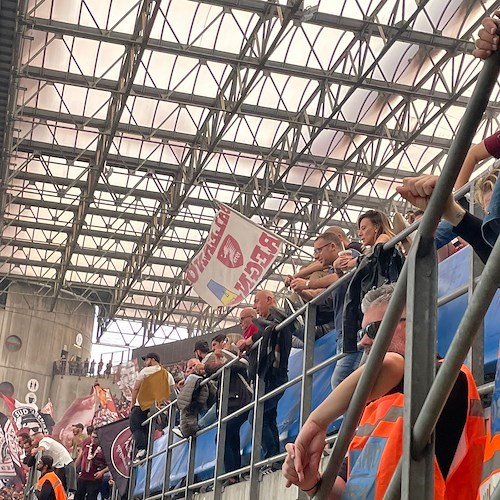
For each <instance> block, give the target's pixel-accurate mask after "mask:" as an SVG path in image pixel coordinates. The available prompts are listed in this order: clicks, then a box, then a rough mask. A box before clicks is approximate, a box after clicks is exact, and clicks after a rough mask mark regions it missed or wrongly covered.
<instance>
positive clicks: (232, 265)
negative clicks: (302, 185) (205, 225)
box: [186, 205, 284, 307]
mask: <svg viewBox="0 0 500 500" xmlns="http://www.w3.org/2000/svg"><path fill="white" fill-rule="evenodd" d="M283 241H284V240H282V239H281V238H280V237H278V236H276V235H274V234H273V233H271V232H269V231H266V230H265V229H262V228H261V227H259V226H258V225H257V224H254V223H253V222H252V221H250V220H249V219H247V218H245V217H243V216H242V215H240V214H238V213H237V212H234V211H233V210H231V209H229V208H228V207H226V206H225V205H221V206H220V210H219V212H218V213H217V214H216V216H215V219H214V221H213V223H212V227H211V228H210V232H209V234H208V237H207V240H206V243H205V245H204V246H203V248H202V249H201V250H200V252H199V253H198V254H197V255H196V256H195V257H194V258H193V260H192V262H191V265H190V266H189V267H188V268H187V270H186V278H187V279H188V281H189V282H190V283H191V284H192V285H193V288H194V290H195V291H196V293H197V294H198V295H199V296H200V297H201V298H202V299H203V300H204V301H205V302H207V303H208V304H209V305H210V306H212V307H220V306H235V305H237V304H239V303H240V302H241V301H242V300H243V299H244V298H245V297H247V296H248V295H249V294H250V293H251V292H252V291H253V290H254V288H255V287H256V286H257V284H258V283H259V282H260V281H261V279H262V278H263V277H264V275H265V274H266V272H267V270H268V269H269V268H270V267H271V265H272V264H273V262H274V261H275V260H276V258H277V257H278V255H279V254H280V252H281V247H282V244H283Z"/></svg>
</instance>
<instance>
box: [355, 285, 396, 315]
mask: <svg viewBox="0 0 500 500" xmlns="http://www.w3.org/2000/svg"><path fill="white" fill-rule="evenodd" d="M395 289H396V283H387V284H385V285H382V286H379V287H378V288H375V289H374V290H370V291H369V292H368V293H367V294H366V295H365V296H364V297H363V302H361V311H362V312H363V314H365V313H366V311H368V309H370V307H373V306H382V305H385V306H387V305H388V304H389V301H390V300H391V297H392V294H393V293H394V290H395Z"/></svg>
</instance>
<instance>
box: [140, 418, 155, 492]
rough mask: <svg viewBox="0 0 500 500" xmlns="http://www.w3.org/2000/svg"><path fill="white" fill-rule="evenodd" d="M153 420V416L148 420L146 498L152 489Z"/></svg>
mask: <svg viewBox="0 0 500 500" xmlns="http://www.w3.org/2000/svg"><path fill="white" fill-rule="evenodd" d="M153 420H154V419H152V418H151V419H150V420H149V422H148V446H147V448H146V473H145V474H146V475H145V477H144V492H143V495H142V498H144V500H146V498H148V497H149V493H150V490H151V465H152V462H153V460H152V458H150V457H151V454H152V452H153V445H154V436H153V433H154V430H155V426H154V425H153Z"/></svg>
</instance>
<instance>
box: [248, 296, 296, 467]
mask: <svg viewBox="0 0 500 500" xmlns="http://www.w3.org/2000/svg"><path fill="white" fill-rule="evenodd" d="M254 309H255V310H256V311H257V314H258V315H259V316H260V317H261V318H263V319H264V320H266V321H267V322H269V323H270V326H269V327H267V328H266V327H263V328H259V332H258V333H257V334H255V335H252V336H251V337H249V338H248V339H241V340H240V341H239V342H238V349H240V351H241V352H248V351H249V352H248V354H249V356H248V362H249V375H250V380H254V379H255V377H256V375H257V373H258V374H259V377H261V380H263V382H264V386H265V393H266V394H267V393H269V392H271V391H273V390H274V389H276V388H277V387H280V386H281V385H283V384H284V383H286V382H287V381H288V358H289V356H290V350H291V348H292V332H291V328H290V327H286V328H283V329H282V330H280V331H276V330H275V329H274V326H275V325H277V324H278V323H280V322H281V321H282V320H283V319H284V314H283V312H281V311H280V310H279V309H278V308H277V304H276V299H275V297H274V294H273V293H272V292H270V291H268V290H260V291H258V292H257V293H256V294H255V299H254ZM261 338H262V341H261V342H262V344H261V346H260V348H259V349H253V350H251V351H250V349H251V347H252V346H253V344H254V343H255V342H257V341H258V340H260V339H261ZM259 352H260V353H261V355H260V356H258V353H259ZM282 396H283V392H281V393H279V394H278V395H276V396H274V397H272V398H270V399H268V400H266V401H265V403H264V415H263V424H262V447H263V449H264V458H271V457H274V456H275V455H277V454H278V453H279V434H278V425H277V422H276V419H277V408H278V402H279V400H280V399H281V398H282ZM271 469H272V467H271ZM266 471H267V469H266Z"/></svg>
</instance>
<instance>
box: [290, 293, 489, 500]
mask: <svg viewBox="0 0 500 500" xmlns="http://www.w3.org/2000/svg"><path fill="white" fill-rule="evenodd" d="M393 293H394V285H392V284H390V285H383V286H382V287H380V288H377V289H375V290H372V291H370V292H368V293H367V294H366V296H365V298H364V299H363V306H362V307H363V312H364V317H363V323H362V329H361V330H360V331H359V332H358V337H359V338H360V342H361V344H362V345H363V347H364V349H365V351H367V352H369V351H370V347H371V346H372V344H373V341H374V339H375V337H376V334H377V332H378V329H379V327H380V324H381V322H382V318H383V317H384V314H385V312H386V310H387V306H388V304H389V301H390V298H391V296H392V294H393ZM405 339H406V311H403V313H402V316H401V318H400V321H399V324H398V326H397V327H396V330H395V331H394V335H393V337H392V340H391V343H390V345H389V349H388V352H387V354H386V355H385V357H384V360H383V363H382V366H381V368H380V372H379V374H378V376H377V379H376V380H375V383H374V386H373V388H372V390H371V393H370V395H369V401H371V403H370V404H368V405H367V406H366V408H365V410H364V412H363V415H362V417H361V421H360V423H359V426H358V428H357V430H356V434H355V436H354V438H353V440H352V441H351V444H350V446H349V451H348V455H347V460H346V461H345V462H344V465H343V467H342V468H341V470H340V472H339V475H338V476H337V479H336V481H335V486H334V490H333V491H332V492H331V496H328V498H340V497H341V496H342V495H344V496H342V498H367V496H370V497H373V498H383V497H384V494H385V491H386V490H387V487H388V485H389V482H390V480H391V478H392V475H393V473H394V470H395V469H396V467H397V465H398V462H399V459H400V457H401V455H402V448H403V444H402V443H403V405H404V394H403V391H404V383H403V377H404V353H405ZM440 364H441V363H438V364H437V369H439V366H440ZM364 368H365V367H364V366H361V367H360V368H358V369H357V370H356V371H355V372H353V373H352V374H351V375H349V377H347V378H346V379H345V380H344V381H343V382H342V383H341V384H339V385H338V386H337V387H336V388H335V389H334V391H333V392H332V393H331V394H330V395H329V396H328V398H327V399H326V400H325V401H324V402H323V403H321V404H320V405H319V406H318V408H316V409H315V410H314V411H313V412H312V413H311V414H310V415H309V417H308V419H307V421H306V422H305V424H304V425H303V427H302V429H301V430H300V432H299V435H298V436H297V439H296V440H295V443H294V444H291V443H290V444H287V445H286V450H287V453H288V455H287V458H286V460H285V463H284V465H283V475H284V476H285V478H286V479H287V481H288V484H287V486H290V485H291V484H296V485H297V486H298V487H299V488H301V489H302V490H303V491H305V492H306V493H307V494H308V495H310V496H312V495H314V494H315V493H316V491H317V489H318V487H319V485H320V482H321V475H320V473H319V464H320V460H321V457H322V455H323V450H324V447H325V438H326V430H327V429H328V426H329V425H330V424H331V422H333V421H334V420H335V419H336V418H338V417H340V416H341V415H343V414H344V413H345V411H346V410H347V407H348V405H349V402H350V401H351V398H352V396H353V393H354V390H355V388H356V386H357V384H358V381H359V379H360V377H361V375H362V373H363V370H364ZM484 442H485V427H484V419H483V417H482V407H481V402H480V400H479V395H478V392H477V388H476V385H475V383H474V379H473V377H472V375H471V373H470V371H469V370H468V369H467V368H466V367H465V366H462V369H461V372H460V374H459V376H458V377H457V380H456V382H455V385H454V387H453V389H452V391H451V393H450V395H449V397H448V399H447V401H446V404H445V406H444V409H443V411H442V413H441V416H440V418H439V420H438V423H437V426H436V432H435V445H436V447H435V458H436V463H437V467H435V468H434V471H435V472H434V479H435V481H434V483H435V484H434V493H435V494H434V497H435V498H449V499H450V500H451V499H455V498H456V499H459V498H464V499H469V498H476V494H477V489H478V486H479V483H480V480H481V468H482V461H483V460H482V459H483V450H484ZM445 492H446V496H445Z"/></svg>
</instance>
